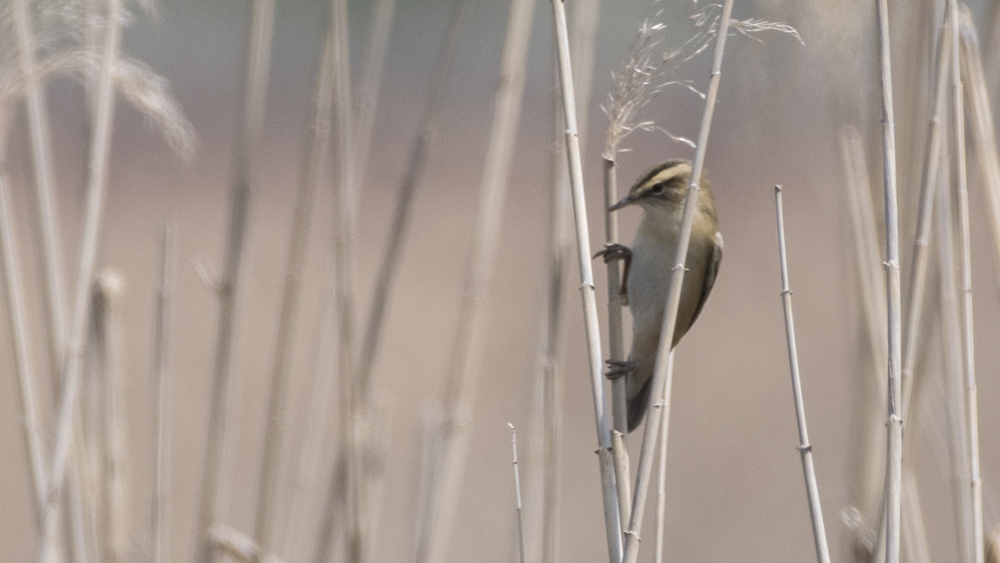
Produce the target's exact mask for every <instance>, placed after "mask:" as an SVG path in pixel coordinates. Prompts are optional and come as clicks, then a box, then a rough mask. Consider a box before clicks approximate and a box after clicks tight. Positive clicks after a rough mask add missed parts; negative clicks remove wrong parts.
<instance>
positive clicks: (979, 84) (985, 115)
mask: <svg viewBox="0 0 1000 563" xmlns="http://www.w3.org/2000/svg"><path fill="white" fill-rule="evenodd" d="M998 11H1000V9H998ZM960 12H961V14H960V17H959V20H960V21H959V25H960V27H961V31H960V33H959V39H960V40H961V43H962V52H961V62H962V76H963V79H964V81H965V83H966V84H968V86H969V98H968V99H969V113H970V115H969V121H970V122H971V124H972V140H973V142H974V146H975V147H976V160H978V161H979V170H980V174H981V175H982V178H983V183H984V186H983V188H984V191H985V192H986V201H987V202H988V204H989V206H988V211H989V216H990V226H992V227H993V250H994V251H995V252H996V259H997V267H998V268H1000V151H998V149H997V139H996V130H995V128H994V126H995V123H994V121H993V111H992V109H991V107H992V106H991V105H990V95H989V89H988V87H987V84H986V78H985V76H984V75H985V73H984V71H983V60H982V55H981V54H980V52H979V38H978V37H977V36H976V26H975V24H973V22H972V14H970V13H969V9H968V7H967V6H965V5H964V4H963V5H962V6H961V8H960ZM995 36H997V37H1000V29H997V30H996V32H995ZM997 58H998V60H1000V57H997Z"/></svg>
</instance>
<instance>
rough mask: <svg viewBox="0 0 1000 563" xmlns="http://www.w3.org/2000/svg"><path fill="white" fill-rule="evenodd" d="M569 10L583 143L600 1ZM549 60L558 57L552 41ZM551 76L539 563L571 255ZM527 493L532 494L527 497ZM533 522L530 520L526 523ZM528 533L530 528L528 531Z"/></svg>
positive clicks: (538, 442)
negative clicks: (561, 318)
mask: <svg viewBox="0 0 1000 563" xmlns="http://www.w3.org/2000/svg"><path fill="white" fill-rule="evenodd" d="M574 8H575V9H574V11H573V27H572V32H571V33H570V53H571V55H572V58H573V60H575V61H576V70H577V72H576V75H575V77H574V86H575V88H576V91H577V92H578V93H579V97H578V103H579V106H580V107H581V108H584V115H583V119H582V120H581V121H580V123H578V128H579V131H578V132H579V134H580V140H581V143H583V142H585V140H586V138H587V134H586V131H587V124H588V123H589V120H588V119H587V108H589V107H590V102H589V101H590V95H591V91H592V86H593V74H594V73H593V67H594V37H595V35H596V33H597V22H598V17H599V15H600V5H599V2H598V0H581V1H579V2H576V3H575V5H574ZM552 55H553V57H555V56H556V51H555V43H554V41H553V50H552ZM552 70H553V72H552V75H553V77H554V79H555V83H556V88H553V90H552V113H553V125H554V137H553V150H552V152H551V155H550V156H551V160H550V163H549V165H550V181H551V186H550V190H549V221H548V233H547V239H548V260H547V262H546V264H547V275H546V279H547V284H546V287H547V292H546V312H545V317H544V318H543V320H542V334H543V337H542V342H543V343H542V345H541V350H542V354H541V365H540V369H539V372H540V376H541V397H540V399H541V401H540V406H541V412H540V413H539V414H540V416H539V417H538V419H537V420H538V421H539V423H537V424H533V425H532V427H533V428H541V432H540V434H541V435H540V436H538V434H532V436H533V437H535V438H537V439H533V440H532V444H533V445H535V446H536V447H535V448H532V451H533V452H535V451H536V449H537V450H539V451H540V455H539V456H538V457H539V458H540V461H541V463H538V464H536V465H535V467H537V470H538V477H539V478H538V479H537V480H533V481H535V482H537V485H536V487H535V490H536V491H537V494H535V495H531V498H538V499H541V502H538V503H535V504H534V506H535V507H536V508H537V510H538V515H539V519H538V521H540V522H541V524H540V526H538V528H539V529H540V530H541V553H540V554H539V555H538V557H534V558H535V559H538V560H539V561H541V563H554V562H555V561H557V560H558V558H559V557H558V547H559V538H558V517H559V513H558V499H559V491H558V487H559V479H558V472H559V469H558V464H559V452H558V450H559V445H560V444H561V437H562V428H561V420H562V409H561V408H560V405H559V401H560V399H561V398H562V391H563V384H562V379H561V371H560V365H561V363H560V358H559V337H560V334H561V322H560V316H561V314H562V308H563V282H564V277H565V272H564V264H565V263H566V260H567V257H568V255H569V252H570V245H571V241H570V239H569V230H568V228H567V227H568V222H567V219H568V216H569V199H570V193H569V173H568V171H567V169H566V166H565V164H564V162H565V160H566V154H565V153H566V145H565V141H564V139H563V133H564V131H565V127H564V126H563V118H562V117H561V116H562V110H561V105H560V94H559V91H558V81H559V74H558V71H557V70H556V69H555V68H554V67H553V69H552ZM529 494H530V493H529ZM530 521H531V520H529V522H530ZM529 528H534V527H533V526H529Z"/></svg>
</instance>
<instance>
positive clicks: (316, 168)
mask: <svg viewBox="0 0 1000 563" xmlns="http://www.w3.org/2000/svg"><path fill="white" fill-rule="evenodd" d="M394 10H395V0H379V2H378V4H377V5H376V9H375V22H374V24H373V27H372V31H371V35H370V38H369V44H368V47H367V53H366V55H365V59H364V62H363V65H362V67H363V68H362V73H363V75H362V80H361V86H360V94H359V95H358V100H357V102H356V115H357V119H356V120H355V125H354V133H353V138H354V141H353V142H352V143H351V145H352V147H353V150H351V151H350V154H349V155H347V157H349V158H350V159H351V160H352V164H351V166H350V172H351V173H350V181H351V182H352V185H354V184H356V185H360V178H361V177H362V176H363V173H364V170H365V168H366V164H365V163H366V161H367V155H368V153H369V149H370V147H371V139H372V132H373V125H374V118H375V110H376V108H377V93H378V89H379V84H380V83H381V79H382V74H383V72H382V71H383V68H384V63H385V56H386V52H387V48H388V42H389V32H390V31H391V27H392V17H393V13H394ZM330 15H331V21H330V23H329V25H328V31H327V39H326V43H325V47H324V51H323V56H322V60H321V61H320V70H319V73H318V76H317V86H316V94H315V95H316V99H315V104H316V105H315V108H314V122H315V125H314V127H313V128H312V132H313V135H312V137H311V145H310V149H309V151H310V152H309V154H310V156H309V157H308V160H307V162H306V163H305V165H304V168H306V169H307V174H309V175H311V178H312V180H311V181H312V182H313V183H316V184H317V185H318V182H319V180H320V178H321V177H322V173H321V170H322V159H323V158H324V157H325V155H326V153H327V150H328V146H329V133H330V129H331V127H332V125H331V123H332V112H333V105H332V104H333V87H334V83H333V79H334V77H333V69H334V66H335V61H334V57H335V55H336V52H335V43H334V42H335V41H336V40H339V38H338V37H335V29H334V22H333V21H332V16H333V7H332V6H331V13H330ZM345 103H346V102H345ZM321 138H322V139H321ZM321 141H322V142H321ZM345 146H346V143H345ZM305 181H309V180H305ZM315 189H316V188H315V187H314V188H313V190H315ZM353 191H354V188H353V187H351V188H348V192H347V193H353ZM310 199H311V196H310ZM347 207H348V213H349V214H350V216H351V217H352V218H353V216H354V215H355V213H356V209H355V208H356V202H351V203H349V204H348V206H347ZM352 220H353V219H352ZM380 281H381V280H380ZM335 284H336V281H334V286H333V287H332V288H331V290H330V294H331V296H332V297H331V298H330V299H328V303H329V305H328V309H329V310H330V311H329V315H324V319H327V320H329V323H327V321H326V320H324V323H325V324H324V328H323V330H322V336H321V338H320V342H324V343H325V342H328V341H330V340H331V338H332V337H331V336H330V335H331V334H333V333H334V331H333V328H332V325H333V323H335V322H336V320H335V319H336V317H337V308H338V306H337V303H336V288H335ZM376 292H378V290H376ZM379 302H380V304H381V305H382V306H383V307H384V303H385V292H384V291H383V293H382V295H381V299H380V300H379ZM380 320H381V319H380ZM379 332H380V331H378V330H376V331H375V336H376V337H377V336H378V334H379ZM367 336H369V334H366V337H367ZM338 338H339V337H338ZM369 344H371V343H370V342H368V340H366V341H365V342H364V344H363V346H368V345H369ZM328 348H329V349H335V347H334V348H331V347H327V346H321V352H320V354H321V355H325V353H324V352H323V351H322V350H326V349H328ZM369 353H370V354H372V355H374V352H369ZM366 356H367V353H366V352H364V351H362V353H361V355H360V356H359V359H358V362H359V366H358V375H357V386H358V388H359V389H360V391H359V394H360V397H359V398H358V400H359V401H360V402H361V407H360V409H361V412H362V414H363V413H364V412H366V411H367V409H366V407H365V403H366V396H365V389H366V381H367V379H368V373H369V372H370V370H371V366H372V361H371V359H369V358H367V357H366ZM337 357H338V361H339V357H340V356H339V354H338V356H337ZM332 372H333V370H332V369H329V365H328V363H327V362H326V361H325V360H323V359H319V360H318V361H317V369H316V370H315V372H314V373H315V376H316V378H315V379H314V383H313V389H314V390H315V392H314V393H313V394H312V395H311V396H312V397H313V398H312V400H311V401H310V406H309V408H308V409H307V414H306V422H305V425H306V427H307V428H306V429H305V431H304V433H303V434H304V435H303V438H302V441H301V444H302V449H301V450H300V452H301V455H300V460H301V461H300V463H299V469H298V473H299V475H298V478H297V479H296V480H295V482H294V483H295V484H294V486H293V487H294V490H293V491H292V497H293V500H292V502H291V505H292V506H293V507H297V508H299V509H300V510H302V511H303V514H304V512H305V509H304V507H303V505H304V503H305V500H306V498H305V497H306V495H307V494H308V491H307V490H306V483H305V481H306V480H311V479H312V478H313V477H312V473H313V470H312V469H311V468H313V467H314V466H315V465H316V463H317V462H316V459H315V458H316V456H315V455H314V454H313V453H311V452H313V450H315V449H319V448H320V443H321V442H322V434H323V431H322V430H320V428H322V426H321V425H317V424H315V423H314V422H313V421H312V419H313V417H314V416H319V417H320V418H324V417H323V416H322V414H321V413H322V412H323V411H325V410H326V405H327V400H326V398H327V397H328V396H329V392H328V391H327V390H326V389H327V388H328V385H325V384H323V382H322V380H328V379H330V373H332ZM370 422H371V421H370V419H368V418H363V419H362V424H368V423H370ZM343 453H344V450H340V451H339V452H338V454H337V455H338V457H340V456H341V455H342V454H343ZM336 464H337V466H336V468H335V469H334V474H333V475H332V477H331V479H332V480H331V482H330V483H331V485H330V486H331V487H336V490H335V491H331V496H330V499H331V502H334V503H335V504H336V506H333V505H331V506H329V507H327V512H325V514H328V515H331V516H332V515H333V513H334V511H337V510H341V508H339V507H341V506H342V503H343V501H344V499H345V493H346V491H344V490H343V482H342V477H341V476H338V475H337V473H338V472H339V471H340V469H341V468H343V465H342V463H341V461H340V460H338V461H337V462H336ZM362 477H363V478H364V479H366V480H369V481H370V480H372V478H373V477H374V476H372V475H370V474H369V473H364V474H363V475H362ZM334 482H336V483H337V484H336V485H334ZM367 492H368V493H369V495H368V496H371V494H374V493H373V492H372V491H367ZM373 505H374V506H373V507H372V508H371V509H370V510H369V519H368V521H369V523H368V524H363V525H364V526H365V527H366V528H367V529H368V531H369V536H371V537H374V536H375V535H376V527H377V521H375V518H374V516H375V514H376V513H377V511H378V508H377V506H378V501H377V500H375V502H373ZM369 524H370V525H369ZM331 526H332V523H328V522H326V521H325V520H324V521H323V522H322V524H321V532H320V534H319V537H320V538H321V539H320V541H321V542H323V544H322V545H324V546H326V547H323V548H316V549H315V550H314V553H320V554H322V553H324V550H325V549H329V544H330V542H329V537H330V536H329V535H328V534H329V531H330V530H332V528H331ZM297 534H298V532H297V531H296V528H295V527H293V526H292V525H291V524H290V523H286V524H285V526H284V530H283V533H282V536H283V538H284V539H283V542H282V543H283V545H285V546H290V545H293V544H294V543H299V542H295V541H294V540H293V539H292V537H293V536H295V535H297Z"/></svg>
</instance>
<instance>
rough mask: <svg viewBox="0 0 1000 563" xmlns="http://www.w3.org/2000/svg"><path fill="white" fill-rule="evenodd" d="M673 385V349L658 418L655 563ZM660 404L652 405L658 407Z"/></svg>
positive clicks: (661, 533)
mask: <svg viewBox="0 0 1000 563" xmlns="http://www.w3.org/2000/svg"><path fill="white" fill-rule="evenodd" d="M673 387H674V351H673V350H671V351H670V356H669V357H667V382H666V384H665V385H664V386H663V399H662V401H661V403H662V405H663V406H662V408H663V415H662V417H661V418H660V444H659V446H658V447H659V449H660V460H659V464H658V465H659V467H658V468H657V473H658V475H657V482H656V554H655V555H656V563H663V550H664V544H665V541H666V532H667V529H666V523H667V438H668V437H669V436H670V397H671V394H672V391H673ZM659 407H660V405H659V404H656V405H653V408H659Z"/></svg>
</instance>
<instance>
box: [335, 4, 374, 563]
mask: <svg viewBox="0 0 1000 563" xmlns="http://www.w3.org/2000/svg"><path fill="white" fill-rule="evenodd" d="M330 14H331V19H330V21H331V26H332V28H333V58H332V62H333V69H332V75H333V112H332V114H331V115H332V118H333V133H334V135H333V154H334V162H335V168H334V169H335V170H336V174H335V180H334V186H333V221H334V227H333V262H334V264H333V268H334V285H335V300H336V306H337V360H338V362H337V363H338V365H337V376H338V379H339V381H340V389H341V402H340V419H341V426H340V444H339V445H340V448H341V451H342V452H345V454H344V456H342V463H343V464H344V465H343V467H344V469H345V471H346V472H345V489H344V491H345V494H346V497H345V498H346V501H345V502H344V504H343V505H342V507H341V508H342V509H343V515H344V532H345V534H346V546H347V555H346V557H347V561H348V562H350V563H360V562H361V561H363V560H364V558H365V557H366V552H365V547H366V546H365V543H366V537H365V535H364V534H365V530H364V528H363V526H362V522H363V521H364V515H365V504H366V500H367V499H366V487H365V485H366V480H365V476H364V474H363V471H362V459H361V456H362V455H363V452H362V449H361V444H360V442H359V436H358V434H359V426H358V422H359V413H360V409H359V403H360V394H359V390H358V379H357V373H356V372H355V366H356V362H355V357H354V285H353V272H354V255H353V245H354V213H353V201H354V186H353V185H352V180H353V171H352V165H353V158H352V156H353V155H352V150H353V142H352V136H353V133H354V131H353V130H354V126H353V124H352V118H353V116H352V104H351V80H350V76H351V66H350V53H349V51H348V36H347V22H348V20H347V18H348V14H347V1H346V0H331V1H330Z"/></svg>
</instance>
